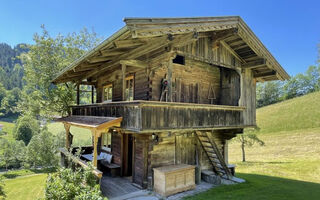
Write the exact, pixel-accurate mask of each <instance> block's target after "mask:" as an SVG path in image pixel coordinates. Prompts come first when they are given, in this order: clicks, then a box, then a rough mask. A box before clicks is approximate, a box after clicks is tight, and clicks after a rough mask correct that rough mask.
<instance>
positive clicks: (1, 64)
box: [0, 43, 29, 90]
mask: <svg viewBox="0 0 320 200" xmlns="http://www.w3.org/2000/svg"><path fill="white" fill-rule="evenodd" d="M28 51H29V49H28V47H27V45H26V44H18V45H16V46H15V47H14V48H12V47H11V46H10V45H8V44H6V43H0V83H2V84H3V86H4V87H5V88H6V89H7V90H11V89H13V88H15V87H18V88H20V89H21V88H22V86H23V80H22V77H23V67H22V63H21V60H20V59H19V56H20V55H21V54H22V53H26V52H28Z"/></svg>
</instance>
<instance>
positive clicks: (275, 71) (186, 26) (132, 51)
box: [52, 16, 290, 83]
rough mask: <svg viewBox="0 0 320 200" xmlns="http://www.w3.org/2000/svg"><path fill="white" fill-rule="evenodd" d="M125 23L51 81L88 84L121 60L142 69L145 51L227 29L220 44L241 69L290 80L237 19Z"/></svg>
mask: <svg viewBox="0 0 320 200" xmlns="http://www.w3.org/2000/svg"><path fill="white" fill-rule="evenodd" d="M124 22H125V23H126V26H124V27H123V28H121V29H120V30H119V31H117V32H116V33H115V34H113V35H112V36H110V37H109V38H108V39H106V40H104V41H103V42H102V43H101V44H99V45H98V46H97V47H95V48H94V49H92V50H90V51H89V52H87V53H85V54H84V55H83V56H81V57H80V58H79V59H77V60H76V61H74V62H73V63H72V64H71V65H69V66H68V67H66V68H65V69H64V70H62V71H61V72H60V73H58V74H57V76H56V78H55V79H54V80H53V81H52V82H53V83H63V82H69V81H72V82H78V83H80V82H81V81H83V80H85V79H87V81H86V82H87V83H89V82H90V80H91V79H92V78H93V77H95V76H97V75H98V74H101V73H102V72H107V71H108V70H111V69H114V68H116V67H118V66H119V65H120V62H123V60H130V61H131V63H132V62H135V63H140V64H141V65H139V66H142V67H143V65H142V62H140V61H139V60H138V61H137V58H139V57H141V56H143V55H145V54H146V53H147V52H148V51H152V50H156V49H157V48H162V47H165V46H168V45H172V44H175V45H178V44H179V43H182V44H184V41H186V40H187V39H189V40H192V39H194V38H193V33H200V34H203V35H206V33H212V32H215V33H219V32H220V33H224V32H223V31H226V30H233V31H231V33H232V34H233V32H234V35H233V36H230V37H229V38H227V37H226V38H224V40H221V44H222V45H224V46H226V48H229V49H230V51H232V53H233V54H234V55H235V56H236V57H237V58H238V59H240V60H241V61H242V62H243V66H244V68H251V69H253V70H254V71H255V77H256V78H257V80H258V81H259V80H261V81H268V80H285V79H289V78H290V77H289V75H288V74H287V73H286V71H285V70H284V69H283V68H282V66H281V65H280V64H279V63H278V61H277V60H276V59H275V58H274V57H273V56H272V54H271V53H270V52H269V51H268V50H267V48H266V47H265V46H264V45H263V44H262V42H261V41H260V40H259V39H258V38H257V37H256V36H255V34H254V33H253V32H252V31H251V29H250V28H249V27H248V26H247V25H246V23H245V22H244V21H243V20H242V19H241V18H240V17H238V16H228V17H197V18H125V19H124ZM172 38H173V39H172ZM159 44H160V45H159ZM241 45H243V46H241ZM239 48H240V49H239ZM249 56H251V57H249ZM259 63H260V64H259Z"/></svg>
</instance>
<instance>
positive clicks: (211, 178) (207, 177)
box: [201, 170, 245, 185]
mask: <svg viewBox="0 0 320 200" xmlns="http://www.w3.org/2000/svg"><path fill="white" fill-rule="evenodd" d="M201 178H202V180H204V181H205V182H207V183H211V184H215V185H220V184H222V185H231V184H236V183H244V182H245V180H243V179H241V178H237V177H234V176H233V177H232V179H231V180H230V179H225V178H222V177H220V176H217V175H216V174H215V173H214V172H213V171H210V170H203V171H202V172H201Z"/></svg>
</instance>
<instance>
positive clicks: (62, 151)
mask: <svg viewBox="0 0 320 200" xmlns="http://www.w3.org/2000/svg"><path fill="white" fill-rule="evenodd" d="M59 151H60V152H61V153H63V154H64V155H65V156H66V157H69V158H71V160H72V162H74V163H76V164H79V165H80V166H81V167H83V168H84V169H88V168H89V166H88V165H87V163H86V162H85V161H83V160H81V159H80V158H78V157H76V156H74V155H73V154H71V153H70V152H69V151H68V150H67V149H66V148H59ZM92 173H93V174H94V175H95V176H96V177H98V178H99V179H100V178H101V177H102V174H103V173H102V172H101V171H100V170H98V169H93V170H92Z"/></svg>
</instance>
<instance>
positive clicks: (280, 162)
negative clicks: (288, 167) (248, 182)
mask: <svg viewBox="0 0 320 200" xmlns="http://www.w3.org/2000/svg"><path fill="white" fill-rule="evenodd" d="M285 163H293V162H288V161H285V162H282V161H272V162H265V161H246V162H241V163H238V164H239V165H246V164H247V165H251V164H252V165H255V164H285Z"/></svg>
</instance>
